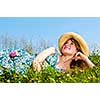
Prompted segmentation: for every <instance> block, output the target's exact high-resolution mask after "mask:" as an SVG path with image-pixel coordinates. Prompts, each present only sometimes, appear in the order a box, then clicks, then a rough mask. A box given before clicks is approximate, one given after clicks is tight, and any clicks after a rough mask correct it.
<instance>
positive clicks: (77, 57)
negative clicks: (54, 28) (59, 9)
mask: <svg viewBox="0 0 100 100" xmlns="http://www.w3.org/2000/svg"><path fill="white" fill-rule="evenodd" d="M58 47H59V50H60V54H59V53H58V52H57V50H56V49H55V48H54V47H50V48H48V49H46V50H44V51H43V52H41V53H40V54H38V55H37V57H36V58H35V59H34V61H33V63H32V64H33V69H35V70H38V71H40V70H41V69H42V65H43V63H44V62H45V61H46V62H47V63H48V64H49V65H51V66H52V67H54V68H55V69H59V70H65V71H70V69H71V68H73V67H74V66H76V65H77V66H79V67H84V66H88V67H93V66H94V64H93V63H92V62H91V61H90V60H89V59H88V56H89V49H88V46H87V44H86V42H85V40H84V39H83V38H82V37H81V36H80V35H78V34H76V33H74V32H68V33H65V34H63V35H62V36H61V37H60V38H59V40H58Z"/></svg>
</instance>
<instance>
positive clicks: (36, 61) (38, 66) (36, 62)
mask: <svg viewBox="0 0 100 100" xmlns="http://www.w3.org/2000/svg"><path fill="white" fill-rule="evenodd" d="M55 52H56V50H55V48H54V47H50V48H47V49H46V50H44V51H42V52H41V53H39V54H38V55H37V57H36V58H35V59H34V60H33V62H32V65H33V66H32V67H33V68H34V69H35V70H37V71H40V70H41V66H42V63H43V61H44V60H45V59H46V58H47V57H48V56H49V55H51V54H53V53H55Z"/></svg>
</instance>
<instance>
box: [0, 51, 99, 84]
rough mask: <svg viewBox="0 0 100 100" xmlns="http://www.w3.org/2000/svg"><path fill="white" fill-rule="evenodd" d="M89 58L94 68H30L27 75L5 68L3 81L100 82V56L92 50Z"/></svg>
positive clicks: (1, 78) (2, 76)
mask: <svg viewBox="0 0 100 100" xmlns="http://www.w3.org/2000/svg"><path fill="white" fill-rule="evenodd" d="M89 59H90V60H91V61H92V62H93V63H94V64H95V65H96V66H95V67H94V68H87V69H81V68H77V67H76V68H75V69H73V70H72V71H71V72H60V71H57V70H55V69H53V68H52V67H51V66H48V67H46V68H45V69H43V70H42V71H40V72H36V71H33V70H32V69H28V70H27V73H26V74H25V75H21V74H18V73H15V72H14V71H10V70H8V69H4V73H3V74H2V75H0V82H1V83H99V82H100V56H99V51H98V52H92V53H91V55H90V56H89Z"/></svg>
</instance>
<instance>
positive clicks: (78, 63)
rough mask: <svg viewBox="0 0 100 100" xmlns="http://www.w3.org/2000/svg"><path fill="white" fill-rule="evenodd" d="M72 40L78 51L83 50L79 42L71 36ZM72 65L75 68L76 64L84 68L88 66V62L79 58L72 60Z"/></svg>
mask: <svg viewBox="0 0 100 100" xmlns="http://www.w3.org/2000/svg"><path fill="white" fill-rule="evenodd" d="M70 40H71V41H72V42H73V43H74V44H75V46H76V49H77V51H78V52H82V51H81V48H80V45H79V43H78V42H77V41H76V40H75V39H73V38H71V39H70ZM82 53H83V52H82ZM70 66H71V68H74V67H75V66H78V67H81V68H84V67H86V66H87V64H86V63H85V62H84V61H83V60H77V61H75V60H72V62H71V64H70Z"/></svg>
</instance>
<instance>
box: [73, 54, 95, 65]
mask: <svg viewBox="0 0 100 100" xmlns="http://www.w3.org/2000/svg"><path fill="white" fill-rule="evenodd" d="M74 59H75V60H76V61H77V60H78V59H80V60H83V61H85V62H86V63H87V65H88V66H89V67H93V66H95V65H94V64H93V63H92V62H91V61H90V60H89V59H88V57H87V56H86V55H84V54H83V53H81V52H78V53H76V55H75V57H74Z"/></svg>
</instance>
